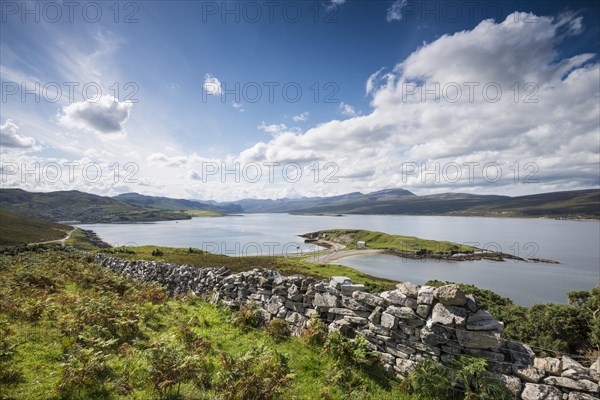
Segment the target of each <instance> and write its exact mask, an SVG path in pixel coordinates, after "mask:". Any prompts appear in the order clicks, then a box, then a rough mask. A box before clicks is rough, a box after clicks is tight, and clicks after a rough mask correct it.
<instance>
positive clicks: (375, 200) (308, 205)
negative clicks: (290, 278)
mask: <svg viewBox="0 0 600 400" xmlns="http://www.w3.org/2000/svg"><path fill="white" fill-rule="evenodd" d="M0 207H1V208H2V209H3V210H9V211H12V212H14V213H17V214H21V215H26V216H29V217H33V218H37V219H42V220H46V221H80V222H85V223H95V222H140V221H158V220H173V219H189V218H190V215H189V214H190V212H191V211H211V212H215V213H221V214H231V213H242V212H246V213H305V214H410V215H473V216H475V215H481V216H514V217H554V218H596V219H597V218H600V189H589V190H574V191H564V192H552V193H542V194H535V195H528V196H517V197H509V196H498V195H475V194H466V193H441V194H434V195H427V196H417V195H415V194H414V193H411V192H409V191H408V190H404V189H386V190H380V191H376V192H372V193H366V194H363V193H360V192H353V193H348V194H344V195H340V196H330V197H302V198H298V199H287V198H283V199H276V200H270V199H242V200H239V201H235V202H223V203H219V202H216V201H212V200H185V199H173V198H169V197H153V196H145V195H141V194H137V193H126V194H121V195H118V196H115V197H104V196H97V195H93V194H89V193H83V192H78V191H63V192H50V193H32V192H27V191H24V190H21V189H0Z"/></svg>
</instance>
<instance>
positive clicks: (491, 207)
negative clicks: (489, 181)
mask: <svg viewBox="0 0 600 400" xmlns="http://www.w3.org/2000/svg"><path fill="white" fill-rule="evenodd" d="M461 213H464V214H467V215H498V214H500V215H502V214H508V215H514V216H525V217H538V216H548V217H594V218H599V217H600V190H598V189H592V190H573V191H567V192H553V193H541V194H534V195H529V196H519V197H511V198H506V199H498V200H496V201H494V202H493V203H491V204H488V205H486V206H482V205H478V206H474V207H471V208H469V209H466V210H464V211H462V212H461Z"/></svg>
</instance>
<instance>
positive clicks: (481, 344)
mask: <svg viewBox="0 0 600 400" xmlns="http://www.w3.org/2000/svg"><path fill="white" fill-rule="evenodd" d="M456 338H457V339H458V343H460V345H461V346H464V347H467V348H469V347H470V348H473V349H492V350H498V349H499V348H500V346H502V342H503V340H502V337H501V336H500V332H494V331H489V332H477V331H467V330H464V329H457V330H456Z"/></svg>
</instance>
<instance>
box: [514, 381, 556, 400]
mask: <svg viewBox="0 0 600 400" xmlns="http://www.w3.org/2000/svg"><path fill="white" fill-rule="evenodd" d="M521 399H523V400H561V399H562V392H561V391H560V390H558V389H557V388H555V387H552V386H548V385H538V384H535V383H526V384H525V388H524V389H523V392H522V393H521Z"/></svg>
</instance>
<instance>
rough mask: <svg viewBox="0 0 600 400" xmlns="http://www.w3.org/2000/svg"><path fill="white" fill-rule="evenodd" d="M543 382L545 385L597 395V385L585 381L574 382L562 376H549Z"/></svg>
mask: <svg viewBox="0 0 600 400" xmlns="http://www.w3.org/2000/svg"><path fill="white" fill-rule="evenodd" d="M543 382H544V383H545V384H547V385H553V386H560V387H563V388H566V389H571V390H578V391H581V392H590V393H596V394H597V393H598V385H597V384H596V383H594V382H592V381H589V380H587V379H580V380H574V379H570V378H565V377H562V376H549V377H547V378H545V379H544V381H543Z"/></svg>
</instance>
